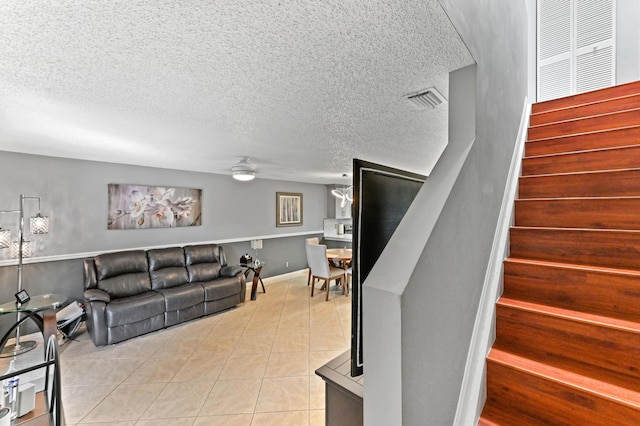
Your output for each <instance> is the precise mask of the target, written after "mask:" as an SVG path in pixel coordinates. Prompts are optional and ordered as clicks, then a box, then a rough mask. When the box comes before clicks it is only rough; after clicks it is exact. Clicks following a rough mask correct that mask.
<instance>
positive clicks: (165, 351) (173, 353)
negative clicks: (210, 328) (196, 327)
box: [151, 335, 204, 358]
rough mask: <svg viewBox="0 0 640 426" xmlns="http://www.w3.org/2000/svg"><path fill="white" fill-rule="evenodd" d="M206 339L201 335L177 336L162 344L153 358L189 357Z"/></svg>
mask: <svg viewBox="0 0 640 426" xmlns="http://www.w3.org/2000/svg"><path fill="white" fill-rule="evenodd" d="M203 340H204V337H201V336H180V335H178V336H176V337H175V338H173V339H171V340H170V341H169V342H168V344H164V345H162V346H161V347H160V348H159V349H158V350H157V351H156V352H154V353H153V355H151V358H176V357H189V356H191V355H192V354H193V352H194V351H195V350H196V348H197V347H198V346H199V345H200V343H201V342H202V341H203Z"/></svg>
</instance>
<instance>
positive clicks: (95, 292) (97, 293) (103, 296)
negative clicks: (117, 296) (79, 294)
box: [84, 288, 111, 303]
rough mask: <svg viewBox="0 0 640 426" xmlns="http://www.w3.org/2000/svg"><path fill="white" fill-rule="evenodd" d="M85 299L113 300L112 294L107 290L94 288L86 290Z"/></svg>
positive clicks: (91, 300)
mask: <svg viewBox="0 0 640 426" xmlns="http://www.w3.org/2000/svg"><path fill="white" fill-rule="evenodd" d="M84 300H85V301H87V302H104V303H109V302H111V296H109V293H107V292H106V291H103V290H100V289H97V288H92V289H90V290H86V291H85V292H84Z"/></svg>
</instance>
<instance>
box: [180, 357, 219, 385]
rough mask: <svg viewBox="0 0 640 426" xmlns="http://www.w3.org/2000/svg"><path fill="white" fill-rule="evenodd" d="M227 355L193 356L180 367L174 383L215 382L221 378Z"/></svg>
mask: <svg viewBox="0 0 640 426" xmlns="http://www.w3.org/2000/svg"><path fill="white" fill-rule="evenodd" d="M227 360H228V356H227V355H210V356H207V355H205V356H200V355H198V356H195V355H194V356H192V357H191V358H189V359H188V360H186V361H185V362H184V363H181V364H180V365H178V368H179V370H178V371H177V372H176V374H175V375H174V376H173V378H172V379H171V381H172V382H188V381H209V382H214V381H215V380H217V379H218V376H220V373H221V372H222V369H223V368H224V366H225V364H226V363H227Z"/></svg>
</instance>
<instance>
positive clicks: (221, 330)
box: [206, 322, 247, 338]
mask: <svg viewBox="0 0 640 426" xmlns="http://www.w3.org/2000/svg"><path fill="white" fill-rule="evenodd" d="M246 327H247V323H245V322H228V323H222V322H221V323H219V324H218V325H216V326H215V328H213V329H212V330H211V331H210V332H209V334H207V336H206V337H207V338H213V337H223V336H241V335H242V333H244V329H245V328H246Z"/></svg>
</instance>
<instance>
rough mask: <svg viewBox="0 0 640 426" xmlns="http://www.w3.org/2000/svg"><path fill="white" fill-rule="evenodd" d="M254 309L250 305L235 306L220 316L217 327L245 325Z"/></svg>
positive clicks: (254, 307) (253, 306)
mask: <svg viewBox="0 0 640 426" xmlns="http://www.w3.org/2000/svg"><path fill="white" fill-rule="evenodd" d="M255 309H256V306H255V305H254V304H252V303H245V304H244V305H242V306H237V307H236V308H234V309H231V310H228V311H225V312H224V313H223V314H222V315H221V316H220V322H219V323H218V325H222V324H226V325H229V324H245V325H246V324H247V323H248V322H249V320H250V319H251V315H252V314H253V311H254V310H255Z"/></svg>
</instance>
